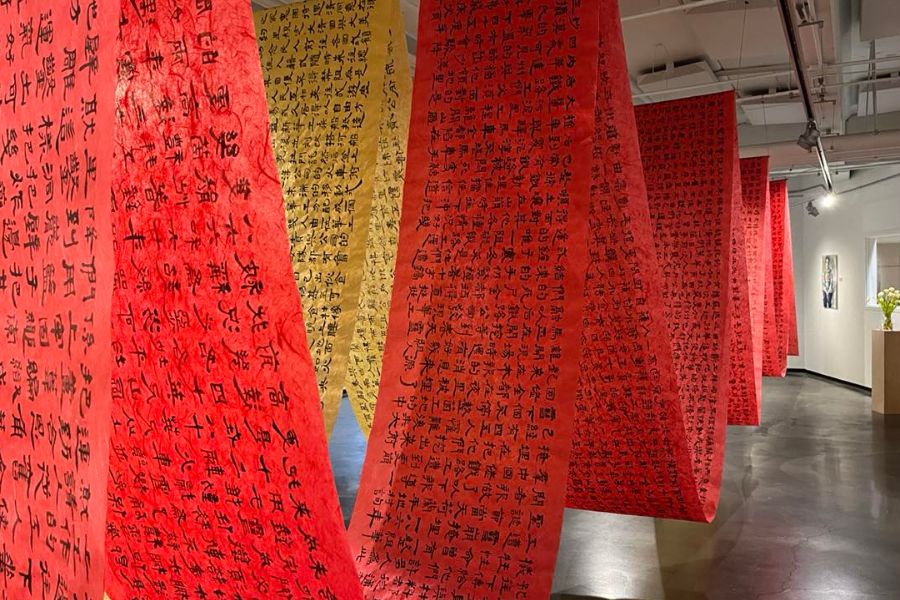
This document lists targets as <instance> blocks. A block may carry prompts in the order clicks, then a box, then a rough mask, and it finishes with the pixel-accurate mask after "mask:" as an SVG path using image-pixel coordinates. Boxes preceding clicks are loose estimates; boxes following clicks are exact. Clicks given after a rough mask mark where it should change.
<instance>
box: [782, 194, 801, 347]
mask: <svg viewBox="0 0 900 600" xmlns="http://www.w3.org/2000/svg"><path fill="white" fill-rule="evenodd" d="M784 194H785V209H784V267H783V268H784V319H785V321H784V322H785V329H786V333H787V353H788V356H800V340H799V339H798V335H797V303H796V300H795V295H794V248H793V242H792V240H791V207H790V201H789V198H788V196H787V185H785V192H784Z"/></svg>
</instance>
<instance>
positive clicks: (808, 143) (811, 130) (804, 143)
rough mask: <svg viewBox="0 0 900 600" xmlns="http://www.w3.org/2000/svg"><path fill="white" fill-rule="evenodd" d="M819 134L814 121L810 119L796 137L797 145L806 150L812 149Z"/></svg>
mask: <svg viewBox="0 0 900 600" xmlns="http://www.w3.org/2000/svg"><path fill="white" fill-rule="evenodd" d="M820 135H821V134H820V133H819V129H818V127H816V122H815V121H813V120H812V119H810V120H809V121H807V122H806V129H805V130H804V131H803V133H801V134H800V137H799V138H797V145H798V146H800V147H801V148H803V149H804V150H806V151H809V150H812V149H813V148H815V147H816V145H817V144H818V142H819V136H820Z"/></svg>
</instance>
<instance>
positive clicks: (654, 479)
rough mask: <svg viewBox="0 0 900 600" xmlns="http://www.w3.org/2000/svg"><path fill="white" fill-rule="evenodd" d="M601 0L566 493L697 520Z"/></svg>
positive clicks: (625, 91) (615, 46)
mask: <svg viewBox="0 0 900 600" xmlns="http://www.w3.org/2000/svg"><path fill="white" fill-rule="evenodd" d="M600 4H601V11H600V15H601V25H600V37H599V40H600V47H599V49H600V61H599V79H598V88H597V103H596V107H595V119H596V123H595V126H594V152H593V164H592V172H591V175H592V178H593V185H592V187H591V200H592V206H591V212H590V231H591V232H590V238H589V252H590V261H589V263H588V265H589V266H588V271H587V276H586V287H585V296H586V300H587V303H586V306H585V313H584V319H583V326H584V329H583V334H582V345H583V347H584V356H583V359H582V369H581V378H580V384H579V393H578V397H577V411H576V429H575V438H574V442H573V448H572V458H571V462H570V464H569V482H568V498H567V502H566V503H567V506H570V507H572V508H583V509H588V510H598V511H607V512H620V513H629V514H639V515H650V516H665V517H678V518H693V519H701V520H702V519H705V518H706V515H705V513H704V510H703V500H702V499H701V498H700V497H699V494H698V485H697V483H696V482H695V480H694V475H693V472H692V468H691V456H690V451H689V449H688V438H687V435H686V432H685V428H684V421H683V418H682V411H681V405H680V400H679V395H678V383H677V379H676V376H675V371H674V368H673V366H672V353H671V343H670V341H669V332H668V329H667V328H666V320H665V314H664V301H663V296H662V287H661V282H660V277H661V276H660V273H659V266H658V263H657V258H656V250H655V247H654V242H653V231H652V228H651V222H650V213H649V210H648V206H647V190H646V187H645V185H644V177H643V170H642V166H641V157H640V149H639V147H638V137H637V129H636V126H635V121H634V109H633V108H632V103H631V89H630V85H629V82H628V72H627V69H626V65H625V48H624V45H623V42H622V32H621V25H620V23H619V15H618V8H617V2H616V0H602V1H601V2H600Z"/></svg>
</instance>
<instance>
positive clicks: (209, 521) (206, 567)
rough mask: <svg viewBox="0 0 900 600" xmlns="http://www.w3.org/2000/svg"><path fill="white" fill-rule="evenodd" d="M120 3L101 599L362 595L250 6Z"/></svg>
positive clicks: (345, 598)
mask: <svg viewBox="0 0 900 600" xmlns="http://www.w3.org/2000/svg"><path fill="white" fill-rule="evenodd" d="M122 13H123V14H122V25H121V47H120V55H119V87H118V106H119V123H118V126H117V128H116V160H117V162H116V173H115V181H114V184H113V189H114V213H113V219H114V230H115V237H116V246H117V251H116V276H115V280H116V289H115V292H114V300H113V323H114V326H115V338H114V342H113V344H114V352H113V354H114V364H115V367H114V372H113V403H114V408H113V433H112V441H111V456H110V463H111V465H110V466H111V469H110V485H109V515H108V519H109V522H108V529H107V556H108V571H107V589H108V592H109V594H110V597H112V598H114V599H115V600H126V599H135V600H136V599H139V598H140V599H145V598H181V597H194V598H197V597H216V598H217V597H228V598H291V599H293V598H316V599H328V598H332V599H336V600H337V599H340V600H353V599H354V598H361V588H360V586H359V581H358V579H357V576H356V571H355V567H354V564H353V561H352V557H351V555H350V552H349V546H348V544H347V540H346V537H345V534H344V528H343V523H342V520H341V517H340V510H339V506H338V502H337V495H336V492H335V488H334V482H333V479H332V474H331V470H330V468H329V463H328V454H327V449H326V445H325V432H324V427H323V423H322V414H321V411H320V409H319V398H318V394H317V392H316V380H315V374H314V372H313V366H312V361H311V359H310V355H309V351H308V346H307V342H306V336H305V332H304V327H303V318H302V313H301V307H300V301H299V295H298V292H297V289H296V287H295V284H294V279H293V276H292V273H291V264H290V256H289V251H288V242H287V232H286V229H285V217H284V209H283V205H282V198H281V189H280V186H279V184H278V178H277V175H276V170H275V164H274V160H273V157H272V151H271V146H270V144H269V139H268V127H267V123H268V118H267V113H266V102H265V93H264V90H263V83H262V74H261V71H260V62H259V53H258V50H257V46H256V43H255V40H254V29H253V21H252V18H251V12H250V5H249V4H248V3H247V2H246V0H212V1H197V2H187V3H185V2H181V1H179V0H156V2H153V3H144V2H142V3H139V4H138V3H132V2H130V1H127V0H123V2H122ZM96 597H99V596H96Z"/></svg>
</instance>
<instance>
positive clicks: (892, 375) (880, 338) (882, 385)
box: [872, 330, 900, 415]
mask: <svg viewBox="0 0 900 600" xmlns="http://www.w3.org/2000/svg"><path fill="white" fill-rule="evenodd" d="M872 410H873V411H874V412H878V413H882V414H885V415H898V414H900V331H881V330H875V331H873V332H872Z"/></svg>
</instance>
